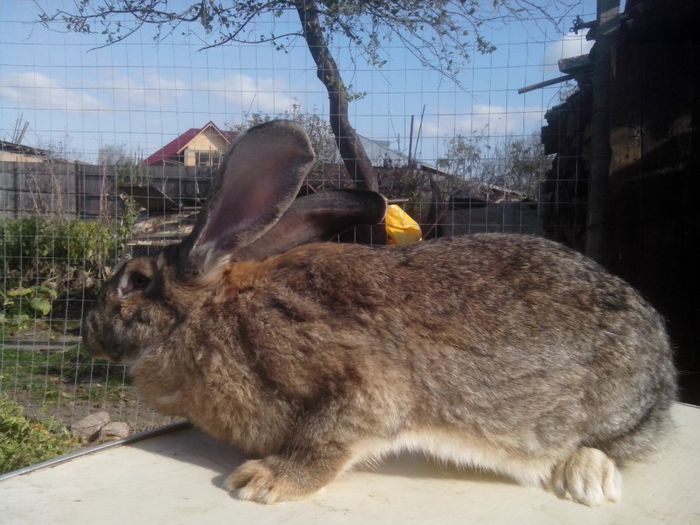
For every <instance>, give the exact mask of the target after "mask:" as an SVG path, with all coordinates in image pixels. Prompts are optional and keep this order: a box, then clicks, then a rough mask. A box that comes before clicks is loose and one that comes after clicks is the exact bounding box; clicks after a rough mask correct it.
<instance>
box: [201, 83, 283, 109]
mask: <svg viewBox="0 0 700 525" xmlns="http://www.w3.org/2000/svg"><path fill="white" fill-rule="evenodd" d="M195 87H196V88H197V89H200V90H202V91H208V92H209V93H211V94H212V95H214V96H217V97H220V98H222V99H224V100H225V101H226V102H227V103H231V104H235V105H236V106H238V107H240V109H241V111H243V112H258V111H259V112H261V113H281V112H283V111H289V110H290V109H291V108H292V104H293V103H294V99H293V98H292V97H291V96H290V95H289V87H288V86H287V85H286V83H285V82H283V81H280V80H278V79H275V78H261V77H251V76H248V75H244V74H242V73H233V74H230V75H227V76H225V77H224V78H221V79H218V80H206V81H201V82H198V83H196V85H195Z"/></svg>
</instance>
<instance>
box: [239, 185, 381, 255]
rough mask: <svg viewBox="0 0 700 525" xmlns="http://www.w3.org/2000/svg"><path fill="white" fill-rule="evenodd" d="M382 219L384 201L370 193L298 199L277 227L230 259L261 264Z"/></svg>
mask: <svg viewBox="0 0 700 525" xmlns="http://www.w3.org/2000/svg"><path fill="white" fill-rule="evenodd" d="M385 215H386V199H385V198H384V197H383V196H382V195H380V194H379V193H376V192H373V191H364V190H336V191H326V192H323V193H315V194H313V195H308V196H306V197H300V198H298V199H296V200H295V201H294V203H293V204H292V205H291V206H290V208H289V209H288V210H287V211H286V213H285V214H284V215H283V216H282V218H281V219H280V220H279V221H278V222H277V224H275V225H274V226H273V227H272V228H270V229H269V230H268V231H267V232H266V233H265V234H264V235H263V236H261V237H260V238H258V240H256V241H255V242H253V243H251V244H249V245H248V246H246V247H245V248H242V249H241V250H239V251H236V253H235V254H234V255H233V258H235V259H238V260H244V259H253V260H261V259H264V258H265V257H270V256H272V255H277V254H279V253H283V252H285V251H287V250H290V249H292V248H294V247H295V246H299V245H302V244H307V243H311V242H321V241H327V240H329V239H331V238H332V237H334V236H336V235H338V234H340V233H343V232H344V231H346V230H349V229H350V228H354V227H355V226H361V225H374V224H377V223H378V222H380V221H381V220H382V219H384V216H385Z"/></svg>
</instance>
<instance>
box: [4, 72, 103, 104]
mask: <svg viewBox="0 0 700 525" xmlns="http://www.w3.org/2000/svg"><path fill="white" fill-rule="evenodd" d="M0 97H2V98H4V99H6V100H9V101H10V102H12V103H14V104H16V105H18V106H19V107H21V108H31V109H60V110H63V111H68V112H84V111H102V110H104V109H105V108H104V105H103V104H102V103H101V102H100V101H99V100H98V99H97V98H96V97H95V96H93V95H90V94H89V93H85V92H83V91H82V90H81V89H74V88H66V87H64V86H62V85H61V83H60V82H59V81H57V80H56V79H53V78H51V77H48V76H46V75H44V74H43V73H38V72H27V73H10V74H7V75H3V76H2V77H1V78H0Z"/></svg>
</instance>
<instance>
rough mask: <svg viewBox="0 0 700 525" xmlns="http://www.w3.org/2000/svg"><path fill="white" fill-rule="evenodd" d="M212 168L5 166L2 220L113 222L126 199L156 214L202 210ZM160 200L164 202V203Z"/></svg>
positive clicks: (0, 170)
mask: <svg viewBox="0 0 700 525" xmlns="http://www.w3.org/2000/svg"><path fill="white" fill-rule="evenodd" d="M211 178H212V173H211V170H210V169H199V170H197V169H196V168H185V167H182V166H158V167H145V166H139V167H136V168H134V167H125V166H98V165H92V164H83V163H79V162H75V163H72V162H61V161H44V162H36V163H32V162H0V218H20V217H26V216H44V217H80V218H86V219H91V218H105V219H109V218H113V217H116V216H117V215H118V214H119V213H120V211H121V210H122V208H123V202H122V201H121V199H120V195H122V194H127V195H133V196H134V197H136V198H137V199H140V200H141V203H142V204H143V201H144V200H146V201H148V202H149V204H150V206H149V208H151V209H167V208H168V207H180V206H191V205H196V204H197V203H198V201H199V200H200V199H201V198H202V197H204V196H206V194H207V192H208V191H209V188H210V186H211ZM159 201H160V202H159Z"/></svg>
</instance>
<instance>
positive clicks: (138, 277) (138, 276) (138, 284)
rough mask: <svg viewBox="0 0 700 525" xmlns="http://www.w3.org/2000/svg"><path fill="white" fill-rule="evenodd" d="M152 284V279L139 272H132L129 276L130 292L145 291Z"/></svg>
mask: <svg viewBox="0 0 700 525" xmlns="http://www.w3.org/2000/svg"><path fill="white" fill-rule="evenodd" d="M149 284H151V279H149V278H148V277H146V276H145V275H144V274H142V273H139V272H132V273H131V274H130V275H129V288H130V291H137V290H145V289H146V288H148V285H149Z"/></svg>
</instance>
